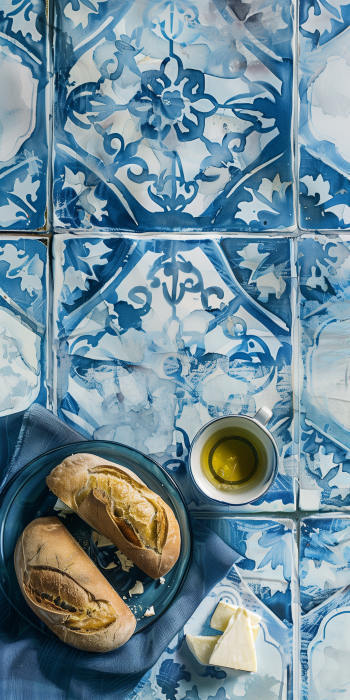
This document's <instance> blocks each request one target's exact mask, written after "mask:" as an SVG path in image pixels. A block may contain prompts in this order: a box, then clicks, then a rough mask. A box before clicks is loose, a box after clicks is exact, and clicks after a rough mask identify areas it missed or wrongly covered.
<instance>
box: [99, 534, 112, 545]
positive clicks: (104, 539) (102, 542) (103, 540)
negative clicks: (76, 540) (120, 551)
mask: <svg viewBox="0 0 350 700" xmlns="http://www.w3.org/2000/svg"><path fill="white" fill-rule="evenodd" d="M110 544H113V542H111V541H110V540H108V539H107V537H105V536H104V535H99V536H98V540H97V546H98V547H108V546H109V545H110Z"/></svg>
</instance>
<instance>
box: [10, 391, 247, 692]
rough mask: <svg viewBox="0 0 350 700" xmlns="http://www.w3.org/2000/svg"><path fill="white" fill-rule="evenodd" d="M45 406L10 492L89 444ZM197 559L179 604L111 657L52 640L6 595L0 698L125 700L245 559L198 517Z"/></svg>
mask: <svg viewBox="0 0 350 700" xmlns="http://www.w3.org/2000/svg"><path fill="white" fill-rule="evenodd" d="M84 441H85V438H83V437H82V436H81V435H79V433H77V432H76V431H75V430H72V429H71V428H69V427H68V426H67V425H66V424H64V423H63V422H62V421H60V420H59V419H58V418H56V417H55V416H54V415H53V414H52V413H50V412H49V411H47V410H46V409H45V408H43V407H42V406H39V405H38V404H36V405H35V404H34V405H33V406H31V408H30V409H29V410H28V411H27V412H26V413H25V415H24V418H23V424H22V428H21V431H20V435H19V438H18V442H17V446H16V449H15V452H14V455H13V457H12V460H11V463H10V466H9V469H8V472H7V474H6V476H5V479H4V481H3V483H2V485H1V491H0V505H1V492H2V491H3V489H4V487H5V486H6V484H7V483H8V481H9V480H10V479H11V477H12V476H14V475H15V474H16V473H17V472H18V470H19V469H21V468H22V467H23V466H24V465H25V464H27V463H28V462H29V461H31V460H32V459H34V458H35V457H37V456H38V455H40V454H42V453H43V452H46V451H47V450H50V449H54V448H55V447H60V446H62V445H65V444H69V443H72V442H84ZM191 525H192V536H193V554H192V560H191V564H190V567H189V571H188V574H187V577H186V580H185V582H184V584H183V587H182V589H181V591H180V593H179V594H178V596H177V597H176V599H175V601H174V603H173V604H172V605H171V606H170V607H169V608H168V610H166V612H165V613H164V615H162V616H161V617H160V618H159V619H158V620H156V621H155V622H154V624H153V625H151V626H150V627H149V628H147V629H145V630H144V631H143V632H140V633H138V634H136V635H134V636H133V637H132V638H131V639H130V640H129V641H128V642H127V643H126V644H125V645H124V646H123V647H121V648H120V649H117V650H115V651H112V652H109V653H107V654H93V653H89V652H82V651H80V650H78V649H74V648H73V647H70V646H68V645H66V644H63V643H62V642H60V641H59V640H58V639H57V640H56V639H53V638H50V637H46V636H45V635H43V634H42V633H40V632H39V630H37V629H35V628H34V627H33V626H31V625H30V624H28V623H27V622H26V621H25V620H24V619H23V618H22V617H21V616H20V615H19V613H17V611H16V610H15V609H13V608H12V606H11V605H10V603H9V602H8V601H7V599H6V598H5V596H4V595H3V594H2V592H1V591H0V697H1V698H5V697H6V698H9V700H47V698H50V700H88V698H89V699H90V698H91V697H93V698H94V699H97V698H101V700H102V698H103V700H112V699H113V700H123V698H126V697H127V696H128V695H129V693H130V692H131V691H132V690H133V688H134V687H135V686H136V685H137V683H138V682H139V681H140V679H141V678H142V676H143V674H144V673H145V672H146V671H147V670H148V669H149V668H151V667H152V666H153V664H154V663H155V662H156V661H157V659H158V658H159V656H160V655H161V654H162V653H163V651H165V650H166V648H167V647H168V645H169V644H170V642H171V640H172V639H173V638H174V637H175V635H176V634H177V633H178V632H179V631H180V630H181V628H182V627H183V626H184V624H185V623H186V621H187V620H188V619H189V618H190V617H191V615H192V614H193V612H194V611H195V609H196V608H197V607H198V605H199V604H200V602H201V601H202V600H203V598H204V597H205V596H206V595H207V594H208V593H209V592H210V590H211V589H212V588H213V587H214V586H215V585H216V583H217V582H218V581H220V580H221V579H222V578H224V577H225V575H226V574H227V572H228V571H229V570H230V569H231V567H232V565H233V564H234V563H235V561H237V560H238V559H239V558H241V557H240V555H239V554H238V553H237V552H235V551H234V550H233V549H232V548H231V547H229V546H228V545H226V544H225V543H224V542H223V541H222V540H221V539H220V538H219V537H218V536H217V535H215V534H214V533H213V532H212V531H211V530H209V529H208V528H206V527H205V526H204V525H201V524H200V523H199V522H197V521H195V520H191Z"/></svg>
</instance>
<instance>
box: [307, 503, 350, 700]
mask: <svg viewBox="0 0 350 700" xmlns="http://www.w3.org/2000/svg"><path fill="white" fill-rule="evenodd" d="M349 537H350V522H349V518H347V517H346V516H340V515H338V516H334V515H327V516H323V517H322V516H314V517H311V518H305V519H304V521H302V522H301V550H300V586H301V608H302V612H303V613H304V614H303V615H302V618H301V680H302V685H301V698H302V700H334V699H335V698H340V697H343V698H346V697H348V696H349V693H350V669H349V664H348V658H349V651H350V646H349V639H350V634H349V633H350V566H349V564H350V547H349Z"/></svg>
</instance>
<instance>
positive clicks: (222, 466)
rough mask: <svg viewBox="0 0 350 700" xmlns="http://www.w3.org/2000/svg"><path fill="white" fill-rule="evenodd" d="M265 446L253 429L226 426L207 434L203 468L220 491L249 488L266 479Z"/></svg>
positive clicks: (202, 461)
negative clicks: (208, 435) (208, 436)
mask: <svg viewBox="0 0 350 700" xmlns="http://www.w3.org/2000/svg"><path fill="white" fill-rule="evenodd" d="M266 467H267V454H266V450H265V448H264V446H263V444H262V442H261V441H260V440H259V438H258V437H257V436H256V435H254V433H253V432H252V431H250V430H244V429H242V428H225V429H223V430H218V431H217V432H216V433H214V434H213V435H211V437H210V438H208V440H207V442H206V443H205V444H204V446H203V449H202V452H201V468H202V471H203V474H204V476H205V477H206V479H207V480H208V481H209V483H210V484H211V485H212V486H214V487H215V488H217V489H219V490H220V491H236V490H237V489H243V488H244V489H246V488H247V487H248V488H249V487H251V486H252V485H253V484H254V483H255V482H260V481H262V480H263V478H264V475H265V473H266Z"/></svg>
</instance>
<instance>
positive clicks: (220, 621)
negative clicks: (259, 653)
mask: <svg viewBox="0 0 350 700" xmlns="http://www.w3.org/2000/svg"><path fill="white" fill-rule="evenodd" d="M239 609H240V608H239V607H238V605H231V603H225V602H224V601H223V600H220V602H219V603H218V605H217V606H216V608H215V611H214V614H213V616H212V618H211V620H210V627H212V628H213V629H214V630H220V631H221V632H225V629H226V627H227V625H228V623H229V622H230V619H231V617H232V615H236V613H237V610H239ZM247 613H248V615H249V617H250V621H251V624H252V632H253V639H254V642H255V640H256V638H257V636H258V632H259V629H260V627H259V622H260V620H261V617H260V615H257V614H256V613H253V612H251V611H250V610H247Z"/></svg>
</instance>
